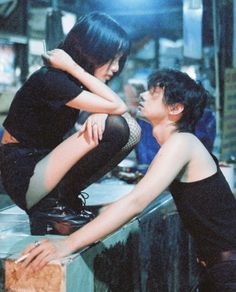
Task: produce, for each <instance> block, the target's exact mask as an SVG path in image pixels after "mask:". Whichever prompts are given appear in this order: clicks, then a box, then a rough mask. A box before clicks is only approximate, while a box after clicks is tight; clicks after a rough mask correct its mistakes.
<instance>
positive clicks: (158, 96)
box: [138, 86, 168, 122]
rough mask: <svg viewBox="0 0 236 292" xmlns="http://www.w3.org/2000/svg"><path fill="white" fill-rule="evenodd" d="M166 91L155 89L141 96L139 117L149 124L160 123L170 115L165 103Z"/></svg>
mask: <svg viewBox="0 0 236 292" xmlns="http://www.w3.org/2000/svg"><path fill="white" fill-rule="evenodd" d="M163 97H164V89H163V88H161V87H158V86H157V87H153V88H151V89H150V90H148V91H145V92H143V93H141V94H140V101H139V106H138V116H139V117H140V118H144V119H145V120H148V121H149V122H155V121H156V122H157V121H158V122H160V121H161V120H162V119H164V118H165V117H166V116H167V115H168V108H167V106H166V104H165V103H163Z"/></svg>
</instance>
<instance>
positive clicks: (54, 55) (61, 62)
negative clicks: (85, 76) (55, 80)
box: [42, 49, 83, 72]
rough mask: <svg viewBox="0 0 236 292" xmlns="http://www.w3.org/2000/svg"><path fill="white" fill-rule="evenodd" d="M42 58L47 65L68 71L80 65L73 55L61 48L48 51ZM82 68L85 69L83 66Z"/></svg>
mask: <svg viewBox="0 0 236 292" xmlns="http://www.w3.org/2000/svg"><path fill="white" fill-rule="evenodd" d="M42 58H43V60H44V62H45V63H46V64H47V65H48V64H49V65H50V66H52V67H54V68H56V69H61V70H63V71H66V72H68V71H69V70H70V69H71V68H72V67H74V66H78V65H77V64H76V63H75V61H74V60H73V59H72V58H71V56H70V55H68V54H67V53H66V52H65V51H63V50H61V49H54V50H51V51H47V52H45V53H44V54H43V55H42ZM81 70H83V69H82V68H81Z"/></svg>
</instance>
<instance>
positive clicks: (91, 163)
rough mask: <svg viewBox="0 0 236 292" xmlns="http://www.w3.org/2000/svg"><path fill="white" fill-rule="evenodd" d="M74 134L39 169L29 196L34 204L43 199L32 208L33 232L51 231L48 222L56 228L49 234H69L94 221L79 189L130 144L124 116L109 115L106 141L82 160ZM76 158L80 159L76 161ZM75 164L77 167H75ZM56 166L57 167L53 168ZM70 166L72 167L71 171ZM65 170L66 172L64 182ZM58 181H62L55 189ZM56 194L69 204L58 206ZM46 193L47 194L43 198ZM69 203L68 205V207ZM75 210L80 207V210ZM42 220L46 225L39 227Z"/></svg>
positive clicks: (38, 166) (39, 164) (36, 170)
mask: <svg viewBox="0 0 236 292" xmlns="http://www.w3.org/2000/svg"><path fill="white" fill-rule="evenodd" d="M73 136H74V135H73ZM73 136H71V137H70V138H68V139H67V140H66V141H65V142H63V143H64V146H63V143H62V144H61V145H59V147H58V148H59V149H57V152H56V149H55V150H53V151H52V153H50V155H48V157H46V158H45V159H43V160H42V161H40V163H38V164H37V166H36V168H35V173H34V175H33V177H32V178H31V181H30V185H29V189H28V191H27V195H28V197H27V198H31V203H32V200H34V202H36V201H37V200H38V199H40V202H39V203H38V204H37V205H35V206H34V207H33V208H31V209H30V211H29V214H30V219H31V231H32V233H33V234H42V233H47V232H48V231H47V230H45V228H44V229H43V227H45V223H47V229H53V230H52V231H50V230H49V233H60V234H69V233H71V232H72V231H74V230H75V229H78V228H79V227H81V226H82V225H83V224H85V223H87V222H88V221H89V220H91V217H92V216H91V215H90V214H89V213H88V212H87V211H86V210H85V209H84V208H83V204H82V202H81V200H80V199H78V197H77V196H78V192H79V190H81V189H82V188H83V185H85V184H86V183H87V180H88V179H89V177H90V176H91V175H92V174H93V173H94V172H96V171H98V170H99V168H100V167H102V166H103V165H104V164H105V163H106V162H107V160H109V159H110V158H112V157H113V155H115V153H117V152H118V151H119V150H120V149H121V148H122V147H123V146H124V145H125V144H126V142H127V141H128V138H129V128H128V126H127V123H126V121H125V120H124V118H122V117H120V116H110V117H108V119H107V122H106V129H105V131H104V134H103V139H102V141H101V142H100V143H99V145H98V146H97V147H96V148H94V149H93V150H91V151H90V152H89V153H88V154H86V155H85V156H84V157H82V158H80V159H79V158H78V157H79V156H82V154H81V153H82V152H81V151H80V154H79V156H78V153H77V154H76V155H74V154H72V153H73V152H78V149H77V147H76V146H75V145H74V141H73V139H74V137H73ZM77 136H78V134H77V133H76V137H77ZM76 145H77V144H76ZM77 146H78V145H77ZM71 152H72V153H71ZM87 152H88V151H87ZM76 159H77V162H76V163H74V161H75V160H76ZM73 164H74V166H72V167H71V165H73ZM53 165H55V166H54V167H53ZM61 165H64V166H63V167H62V166H61ZM70 167H71V169H69V171H68V168H70ZM63 172H64V174H65V175H64V177H63V179H62V180H61V182H60V178H61V176H63ZM58 181H59V184H58V185H57V186H56V187H55V188H54V189H53V187H54V186H55V185H56V184H57V182H58ZM50 189H53V190H52V191H51V193H49V191H50ZM55 194H56V195H55ZM59 194H60V195H59ZM46 195H47V196H46ZM53 195H54V197H58V196H60V200H63V201H65V200H67V202H66V204H64V203H63V205H62V204H60V205H59V206H58V203H57V202H55V200H56V199H55V198H52V196H53ZM44 196H46V197H45V198H44V199H41V198H43V197H44ZM28 202H29V201H28ZM68 203H69V205H70V207H69V208H68ZM33 205H34V204H33ZM65 206H67V207H66V210H65V208H64V207H65ZM76 207H77V208H76ZM73 209H77V211H74V210H73ZM65 211H66V212H65ZM62 213H63V214H64V216H62ZM62 217H63V218H62ZM44 219H45V220H44ZM42 222H43V226H41V227H42V228H41V227H40V228H38V225H40V224H41V223H42ZM50 222H51V223H52V224H51V223H50ZM59 223H60V224H59ZM62 223H63V224H62ZM68 225H69V227H68ZM55 226H56V227H57V228H55ZM67 227H68V228H67ZM55 229H57V230H55ZM62 232H63V233H62Z"/></svg>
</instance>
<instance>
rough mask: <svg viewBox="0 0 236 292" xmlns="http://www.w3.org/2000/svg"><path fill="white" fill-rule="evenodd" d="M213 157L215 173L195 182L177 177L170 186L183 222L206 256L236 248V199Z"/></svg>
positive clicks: (200, 253) (204, 256) (201, 254)
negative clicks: (187, 181)
mask: <svg viewBox="0 0 236 292" xmlns="http://www.w3.org/2000/svg"><path fill="white" fill-rule="evenodd" d="M213 158H214V160H215V161H216V164H217V172H216V173H215V174H214V175H212V176H210V177H208V178H205V179H202V180H199V181H196V182H191V183H183V182H179V181H177V180H174V181H173V183H172V184H171V185H170V192H171V194H172V196H173V198H174V201H175V204H176V206H177V209H178V211H179V215H180V217H181V219H182V221H183V224H184V225H185V227H186V228H187V230H188V231H189V233H190V234H191V235H192V236H193V238H194V239H195V241H196V244H197V247H198V251H199V255H200V256H202V257H203V258H206V257H212V256H214V255H215V254H217V253H219V252H220V251H226V250H232V249H236V199H235V197H234V195H233V193H232V191H231V190H230V187H229V185H228V183H227V181H226V179H225V177H224V175H223V174H222V172H221V170H220V168H219V165H218V161H217V159H216V158H215V157H213Z"/></svg>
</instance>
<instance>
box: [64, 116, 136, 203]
mask: <svg viewBox="0 0 236 292" xmlns="http://www.w3.org/2000/svg"><path fill="white" fill-rule="evenodd" d="M129 139H130V129H129V126H128V124H127V122H126V120H125V119H124V118H123V117H121V116H109V117H108V118H107V121H106V128H105V131H104V134H103V139H102V140H101V142H100V143H99V145H98V146H97V147H96V148H95V149H93V150H92V151H90V152H89V153H88V154H86V155H85V156H84V157H83V158H82V159H80V161H78V163H76V165H74V167H73V168H72V169H71V170H70V171H69V172H68V173H67V174H66V176H65V177H64V178H63V180H62V181H61V182H60V184H59V187H58V188H59V191H60V193H61V196H62V197H63V199H66V200H67V202H68V203H69V204H71V205H73V206H75V205H76V200H77V199H76V196H77V195H78V194H79V193H80V192H81V191H82V190H83V189H84V188H86V187H87V186H88V185H90V184H91V183H92V182H94V181H96V180H97V179H99V178H100V177H102V176H103V175H104V174H105V173H107V172H108V171H110V170H111V169H112V168H113V167H114V166H115V165H117V164H118V163H119V162H120V161H121V160H122V158H123V157H124V156H125V155H127V154H128V152H127V151H125V152H124V153H125V154H123V155H124V156H123V155H122V156H121V155H120V154H119V153H120V152H121V149H122V148H123V147H124V146H125V145H126V144H127V142H128V141H129ZM130 150H131V149H130ZM130 150H129V151H130ZM117 156H119V157H118V158H116V157H117ZM77 202H78V201H77Z"/></svg>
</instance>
